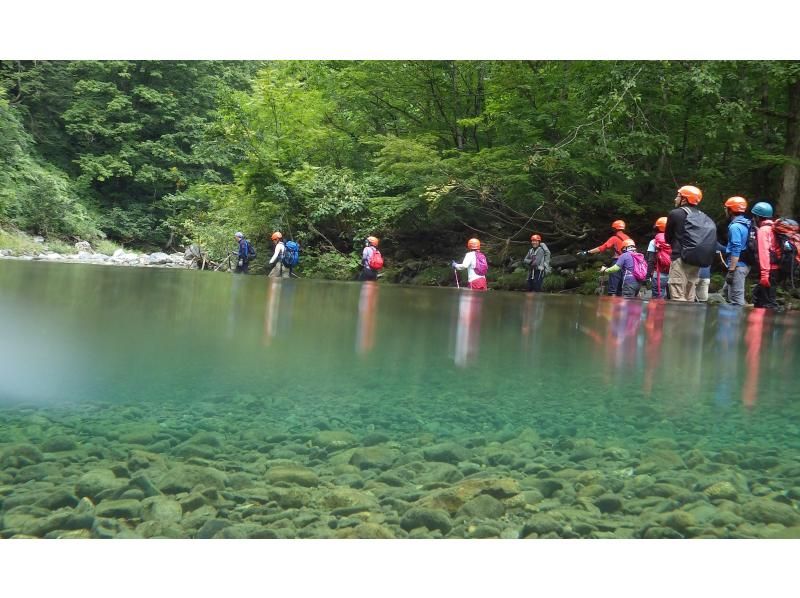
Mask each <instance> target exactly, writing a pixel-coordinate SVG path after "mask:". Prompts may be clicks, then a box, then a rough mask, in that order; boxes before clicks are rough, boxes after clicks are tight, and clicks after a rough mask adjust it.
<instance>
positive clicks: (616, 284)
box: [578, 220, 630, 297]
mask: <svg viewBox="0 0 800 598" xmlns="http://www.w3.org/2000/svg"><path fill="white" fill-rule="evenodd" d="M611 230H613V231H614V234H613V235H611V236H610V237H609V238H608V239H607V240H606V242H605V243H603V244H602V245H598V246H597V247H594V248H592V249H589V250H588V251H579V252H578V256H580V257H586V256H587V255H593V254H595V253H600V252H602V251H608V250H609V249H612V250H613V251H614V259H615V260H617V259H619V257H620V255H622V243H623V242H624V241H625V240H627V239H630V237H629V236H628V235H627V234H626V233H625V222H624V221H623V220H615V221H614V222H612V223H611ZM606 271H608V272H611V271H612V270H611V269H610V268H608V269H606ZM608 294H609V295H617V296H618V297H620V296H622V274H621V273H620V272H619V271H618V270H614V271H613V274H611V275H610V276H609V277H608Z"/></svg>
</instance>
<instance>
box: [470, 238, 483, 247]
mask: <svg viewBox="0 0 800 598" xmlns="http://www.w3.org/2000/svg"><path fill="white" fill-rule="evenodd" d="M480 248H481V242H480V241H479V240H478V239H470V240H469V241H467V249H480Z"/></svg>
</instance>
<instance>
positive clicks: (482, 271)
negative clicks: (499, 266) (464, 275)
mask: <svg viewBox="0 0 800 598" xmlns="http://www.w3.org/2000/svg"><path fill="white" fill-rule="evenodd" d="M488 271H489V263H488V262H487V261H486V256H485V255H483V254H482V253H481V252H480V251H476V252H475V274H477V275H478V276H486V273H487V272H488Z"/></svg>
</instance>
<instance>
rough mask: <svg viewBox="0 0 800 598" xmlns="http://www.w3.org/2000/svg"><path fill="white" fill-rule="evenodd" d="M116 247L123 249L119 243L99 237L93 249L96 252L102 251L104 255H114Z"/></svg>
mask: <svg viewBox="0 0 800 598" xmlns="http://www.w3.org/2000/svg"><path fill="white" fill-rule="evenodd" d="M117 249H123V247H122V246H121V245H117V244H116V243H114V242H113V241H109V240H108V239H101V240H100V241H98V242H97V243H96V244H95V246H94V250H95V251H96V252H97V253H102V254H104V255H114V252H115V251H116V250H117Z"/></svg>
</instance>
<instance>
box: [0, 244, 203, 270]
mask: <svg viewBox="0 0 800 598" xmlns="http://www.w3.org/2000/svg"><path fill="white" fill-rule="evenodd" d="M75 248H76V250H77V253H74V254H61V253H57V252H55V251H49V250H47V249H45V248H42V250H41V251H37V252H32V253H31V254H23V255H15V253H14V252H13V251H12V250H10V249H0V258H2V259H13V260H21V261H35V262H61V263H77V264H101V265H106V266H139V267H150V266H154V267H159V268H190V267H192V265H193V262H192V259H191V255H189V256H188V257H187V254H185V253H172V254H167V253H161V252H156V253H150V254H146V253H136V252H133V251H125V250H124V249H117V250H116V251H114V253H113V255H105V254H103V253H97V252H95V251H94V250H93V249H92V248H91V246H90V245H89V243H87V242H85V241H84V242H82V243H76V244H75Z"/></svg>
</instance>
